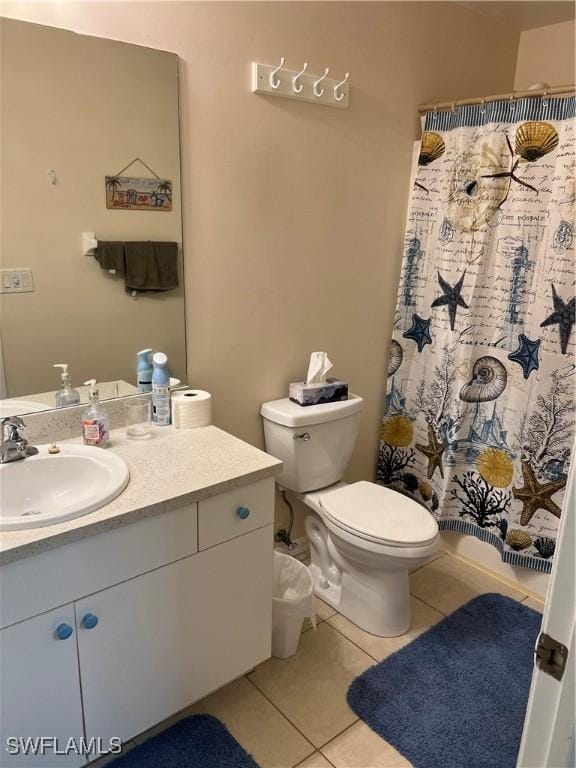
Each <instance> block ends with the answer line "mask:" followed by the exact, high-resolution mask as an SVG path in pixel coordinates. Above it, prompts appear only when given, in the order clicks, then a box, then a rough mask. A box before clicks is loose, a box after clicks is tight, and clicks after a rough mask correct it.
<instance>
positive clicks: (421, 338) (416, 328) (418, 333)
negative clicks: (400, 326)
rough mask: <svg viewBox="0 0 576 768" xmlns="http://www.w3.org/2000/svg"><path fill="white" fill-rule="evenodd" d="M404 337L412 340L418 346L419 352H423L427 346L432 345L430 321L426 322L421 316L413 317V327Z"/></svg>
mask: <svg viewBox="0 0 576 768" xmlns="http://www.w3.org/2000/svg"><path fill="white" fill-rule="evenodd" d="M402 336H403V337H404V338H405V339H412V341H415V342H416V344H417V345H418V352H422V350H423V349H424V347H425V346H426V344H432V337H431V336H430V320H425V319H424V318H423V317H420V315H417V314H416V313H414V314H413V315H412V326H411V327H410V328H408V330H407V331H404V333H403V334H402Z"/></svg>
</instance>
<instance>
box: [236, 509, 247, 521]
mask: <svg viewBox="0 0 576 768" xmlns="http://www.w3.org/2000/svg"><path fill="white" fill-rule="evenodd" d="M236 514H237V515H238V517H239V518H240V520H246V518H247V517H250V510H249V509H248V507H238V509H237V510H236Z"/></svg>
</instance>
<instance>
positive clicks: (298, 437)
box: [294, 432, 310, 442]
mask: <svg viewBox="0 0 576 768" xmlns="http://www.w3.org/2000/svg"><path fill="white" fill-rule="evenodd" d="M294 440H304V441H305V442H307V441H308V440H310V432H301V433H300V434H299V435H294Z"/></svg>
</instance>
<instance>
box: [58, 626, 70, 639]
mask: <svg viewBox="0 0 576 768" xmlns="http://www.w3.org/2000/svg"><path fill="white" fill-rule="evenodd" d="M72 632H74V630H73V629H72V627H71V626H70V624H58V626H57V627H56V637H57V638H58V640H68V638H69V637H70V635H71V634H72Z"/></svg>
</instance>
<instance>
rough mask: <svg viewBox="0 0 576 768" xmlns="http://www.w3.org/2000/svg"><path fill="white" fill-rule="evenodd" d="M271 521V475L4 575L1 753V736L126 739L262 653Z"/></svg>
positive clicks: (266, 645) (21, 761) (267, 623)
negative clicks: (13, 620)
mask: <svg viewBox="0 0 576 768" xmlns="http://www.w3.org/2000/svg"><path fill="white" fill-rule="evenodd" d="M273 514H274V479H273V478H272V477H267V478H265V479H263V480H259V481H258V482H255V483H252V484H249V485H246V486H244V487H240V488H235V489H234V490H232V491H227V492H225V493H222V494H219V495H215V496H212V497H210V498H208V499H206V500H202V501H199V502H197V503H193V504H188V505H187V506H186V507H184V508H181V509H175V510H173V511H171V512H166V513H164V514H163V515H158V516H156V517H153V518H149V519H145V520H142V521H139V522H135V523H131V524H129V525H125V526H122V527H120V528H118V529H117V530H112V531H107V532H106V533H103V534H99V535H96V536H93V537H90V538H87V539H83V540H81V541H79V542H73V543H71V544H67V545H65V546H63V547H60V548H57V549H53V550H50V551H48V552H44V553H41V554H39V555H33V556H30V557H29V558H25V559H23V560H19V561H18V562H15V563H12V564H8V565H4V566H2V569H1V571H2V572H1V573H0V576H2V575H4V576H6V579H5V580H4V581H3V590H2V592H3V594H2V600H3V602H6V605H7V608H8V610H7V613H6V615H8V617H11V618H16V619H17V623H14V624H11V625H9V626H5V627H4V628H3V629H2V630H1V631H0V639H1V641H2V646H1V648H0V653H1V657H0V661H1V672H2V712H1V713H0V715H1V719H2V724H1V725H2V752H3V753H4V754H6V753H5V747H6V739H7V738H8V737H10V736H17V737H18V736H21V737H27V736H30V737H34V736H40V735H50V736H58V738H59V744H60V745H62V744H65V743H66V741H67V740H68V739H69V738H70V737H74V738H76V740H77V741H79V739H80V737H81V736H84V738H85V739H86V740H90V739H92V738H95V739H98V738H100V739H102V743H103V744H104V746H106V745H108V743H109V739H110V738H111V737H117V738H120V739H121V740H122V741H126V740H128V739H131V738H133V737H134V736H136V735H138V734H139V733H141V732H142V731H145V730H146V729H148V728H150V727H152V726H153V725H155V724H156V723H158V722H160V721H162V720H163V719H165V718H167V717H169V716H170V715H172V714H174V713H176V712H178V711H179V710H180V709H183V708H184V707H186V706H188V705H189V704H192V703H193V702H195V701H197V700H198V699H201V698H202V697H204V696H205V695H207V694H208V693H210V692H211V691H213V690H215V689H217V688H219V687H221V686H223V685H225V684H226V683H227V682H229V681H231V680H233V679H234V678H236V677H239V676H240V675H242V674H244V673H245V672H246V671H248V670H249V669H251V668H252V667H254V666H255V665H256V664H258V663H260V662H261V661H263V660H264V659H266V658H268V657H269V656H270V642H271V609H272V552H273ZM199 521H200V522H199ZM203 529H204V531H205V535H204V548H202V543H201V542H202V530H203ZM199 543H200V546H199ZM199 550H201V551H199ZM158 552H161V553H162V554H161V558H160V559H159V556H158ZM160 560H161V562H160ZM27 566H28V570H27ZM10 569H12V570H10ZM27 573H28V576H27V577H26V574H27ZM63 574H65V578H63ZM23 579H24V580H23ZM30 590H32V591H35V592H36V594H35V595H30V594H28V593H29V592H30ZM38 593H40V596H41V599H42V600H43V602H44V605H45V607H46V608H47V611H46V612H45V613H42V614H40V615H37V616H34V617H30V611H31V610H36V612H37V608H38V604H39V603H38V600H39V599H40V598H39V597H38ZM19 598H20V599H19ZM71 598H72V599H71ZM15 600H16V601H18V605H17V606H16V607H14V601H15ZM58 605H60V606H62V605H63V606H64V607H54V606H58ZM3 621H4V623H5V620H4V617H3ZM64 624H65V625H67V626H69V628H70V630H71V632H70V635H69V636H68V637H66V638H65V639H61V640H59V639H57V635H55V632H56V630H57V627H58V626H60V625H64ZM60 632H61V634H64V635H66V634H67V630H65V631H64V632H62V629H60ZM11 759H12V762H6V765H20V766H28V765H36V763H34V762H31V761H30V760H29V758H24V757H21V758H11ZM38 761H39V762H38V764H39V765H61V766H65V765H82V764H83V763H84V760H83V758H78V757H77V756H71V757H70V758H69V762H66V761H65V760H63V759H62V757H59V758H57V760H56V762H54V761H53V762H50V758H49V757H44V758H43V759H40V758H38ZM58 761H59V762H58ZM4 764H5V762H4V756H1V757H0V765H1V766H4Z"/></svg>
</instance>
